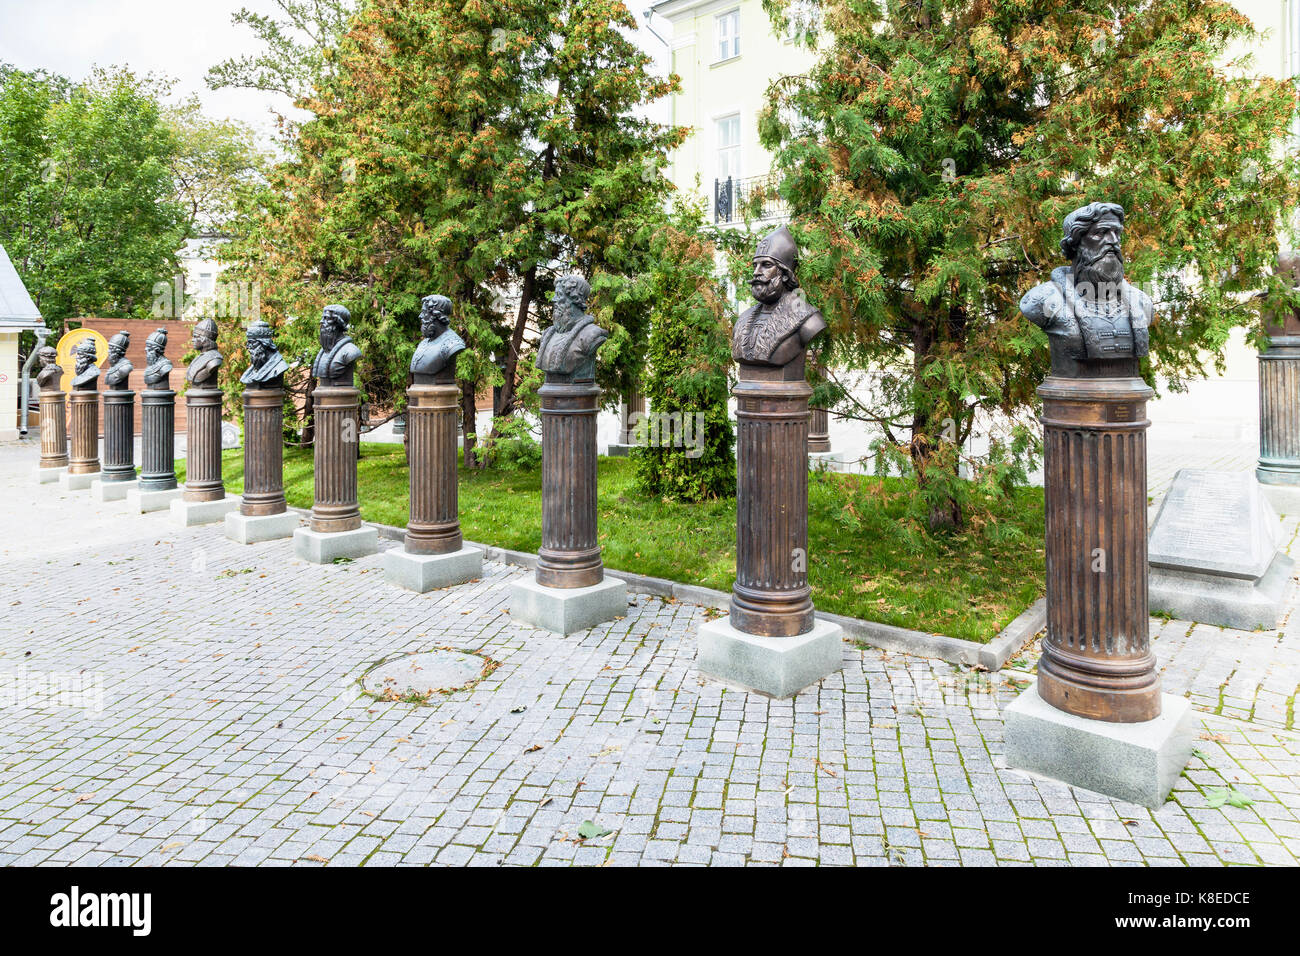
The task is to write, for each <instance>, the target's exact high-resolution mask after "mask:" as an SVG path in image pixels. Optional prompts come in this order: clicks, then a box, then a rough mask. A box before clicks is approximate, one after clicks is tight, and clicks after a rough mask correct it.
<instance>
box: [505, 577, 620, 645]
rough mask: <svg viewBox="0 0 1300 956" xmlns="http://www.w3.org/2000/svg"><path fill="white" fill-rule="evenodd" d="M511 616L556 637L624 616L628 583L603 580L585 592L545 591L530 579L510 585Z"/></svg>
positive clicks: (576, 589) (543, 587)
mask: <svg viewBox="0 0 1300 956" xmlns="http://www.w3.org/2000/svg"><path fill="white" fill-rule="evenodd" d="M510 616H511V617H512V618H514V619H515V620H517V621H520V622H521V623H525V624H532V625H533V626H534V627H540V628H543V629H545V630H548V631H553V632H555V633H556V634H572V633H574V632H575V631H585V630H586V629H587V628H589V627H595V626H596V625H597V624H604V623H605V622H606V621H612V620H614V618H616V617H626V616H627V582H625V581H620V580H619V579H618V578H612V577H606V578H605V579H604V580H603V581H601V582H600V583H599V584H593V585H591V586H590V587H585V588H548V587H545V586H544V585H541V584H538V583H537V581H536V580H534V579H533V578H532V577H527V578H522V579H520V580H518V581H516V582H514V583H513V584H512V585H510Z"/></svg>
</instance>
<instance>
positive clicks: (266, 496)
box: [239, 388, 287, 517]
mask: <svg viewBox="0 0 1300 956" xmlns="http://www.w3.org/2000/svg"><path fill="white" fill-rule="evenodd" d="M286 510H287V508H286V505H285V502H284V389H282V388H249V389H245V390H244V493H243V496H242V497H241V499H240V502H239V513H240V514H241V515H246V516H248V517H256V516H258V515H278V514H283V513H284V512H285V511H286Z"/></svg>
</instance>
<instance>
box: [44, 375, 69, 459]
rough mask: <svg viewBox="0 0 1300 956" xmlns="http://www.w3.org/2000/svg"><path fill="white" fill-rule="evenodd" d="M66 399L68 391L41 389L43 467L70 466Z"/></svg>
mask: <svg viewBox="0 0 1300 956" xmlns="http://www.w3.org/2000/svg"><path fill="white" fill-rule="evenodd" d="M66 400H67V393H66V392H60V391H57V390H42V391H41V398H40V407H41V461H40V467H41V468H66V467H68V420H67V406H66V405H65V402H66Z"/></svg>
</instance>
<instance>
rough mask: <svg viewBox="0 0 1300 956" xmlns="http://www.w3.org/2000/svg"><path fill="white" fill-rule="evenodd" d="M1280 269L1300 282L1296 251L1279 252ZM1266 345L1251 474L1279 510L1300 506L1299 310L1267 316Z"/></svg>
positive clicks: (1298, 258) (1295, 282) (1261, 355)
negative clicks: (1255, 454) (1256, 459)
mask: <svg viewBox="0 0 1300 956" xmlns="http://www.w3.org/2000/svg"><path fill="white" fill-rule="evenodd" d="M1278 272H1279V273H1280V274H1282V275H1284V276H1286V277H1287V278H1288V279H1290V280H1291V282H1292V284H1293V285H1300V255H1297V254H1296V253H1286V254H1284V255H1282V256H1279V258H1278ZM1265 331H1267V333H1268V337H1269V345H1268V349H1267V350H1266V351H1264V352H1262V353H1260V356H1259V466H1258V467H1257V468H1256V469H1255V477H1256V478H1258V479H1259V482H1260V484H1262V485H1264V486H1265V489H1264V492H1265V494H1266V495H1268V497H1269V500H1270V501H1271V502H1272V503H1273V504H1274V505H1275V506H1276V507H1277V508H1279V509H1280V510H1282V511H1286V512H1291V513H1294V512H1295V511H1296V510H1297V509H1300V315H1297V314H1296V312H1295V310H1294V309H1287V310H1285V311H1283V312H1282V313H1281V314H1277V315H1270V316H1266V317H1265Z"/></svg>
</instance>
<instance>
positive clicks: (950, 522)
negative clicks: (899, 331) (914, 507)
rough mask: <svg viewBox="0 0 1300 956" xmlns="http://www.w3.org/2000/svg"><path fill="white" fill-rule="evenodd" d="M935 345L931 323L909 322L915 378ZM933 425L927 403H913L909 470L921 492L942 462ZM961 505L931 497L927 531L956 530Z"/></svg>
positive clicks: (937, 432)
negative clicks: (936, 451) (936, 450)
mask: <svg viewBox="0 0 1300 956" xmlns="http://www.w3.org/2000/svg"><path fill="white" fill-rule="evenodd" d="M933 345H934V335H933V332H932V330H931V329H930V327H929V326H928V325H927V324H926V323H925V322H924V321H921V320H918V321H916V322H915V323H913V325H912V375H913V381H914V382H920V381H921V373H922V372H923V371H924V369H925V359H926V357H927V356H928V355H929V354H930V350H931V348H932V347H933ZM956 424H957V423H955V422H954V423H953V433H954V434H957V429H956ZM939 425H940V429H936V428H935V427H934V415H933V414H932V412H931V409H929V408H928V407H926V408H923V407H921V406H920V405H919V404H914V405H913V408H912V443H911V447H910V449H909V454H910V456H911V459H912V471H913V473H914V474H915V475H916V484H917V488H918V489H920V491H921V492H922V493H924V492H925V491H926V490H927V489H929V488H930V487H932V484H933V478H932V477H931V474H930V469H931V468H936V467H937V468H941V467H943V465H942V464H936V463H934V462H933V456H934V447H935V442H936V441H943V440H944V439H943V437H942V431H941V429H942V427H943V423H942V422H941V423H939ZM962 520H963V519H962V511H961V505H960V503H958V501H957V500H956V499H955V498H953V497H952V496H951V495H945V496H944V497H943V498H941V499H940V500H938V501H932V502H931V503H930V507H929V514H928V515H927V516H926V526H927V527H928V528H929V529H930V531H932V532H934V531H956V530H958V529H960V528H961V527H962Z"/></svg>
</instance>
